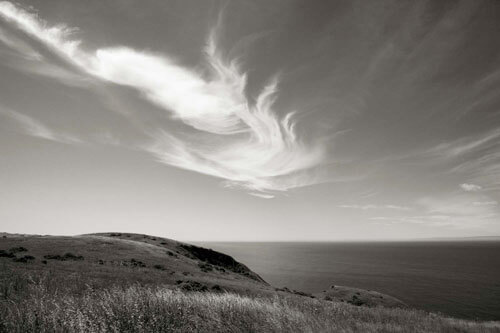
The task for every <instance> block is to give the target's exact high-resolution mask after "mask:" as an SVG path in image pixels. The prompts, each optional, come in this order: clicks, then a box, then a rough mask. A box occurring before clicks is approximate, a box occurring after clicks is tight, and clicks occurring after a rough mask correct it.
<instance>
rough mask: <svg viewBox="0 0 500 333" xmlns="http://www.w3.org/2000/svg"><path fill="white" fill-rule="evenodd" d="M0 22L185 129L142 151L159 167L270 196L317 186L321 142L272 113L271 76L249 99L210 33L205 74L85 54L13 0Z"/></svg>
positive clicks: (120, 52) (155, 134)
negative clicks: (155, 108)
mask: <svg viewBox="0 0 500 333" xmlns="http://www.w3.org/2000/svg"><path fill="white" fill-rule="evenodd" d="M0 17H2V18H3V19H4V20H6V21H8V22H10V23H12V24H13V25H15V26H16V27H17V28H19V29H20V30H22V31H23V32H24V33H26V34H27V35H29V36H31V37H32V38H35V39H36V40H38V41H39V42H42V43H43V44H44V45H45V46H46V47H47V48H48V49H50V50H52V51H53V52H54V53H55V54H57V55H58V56H60V57H62V58H63V59H65V60H66V61H67V62H68V63H70V64H72V65H73V66H74V67H76V68H77V69H78V70H79V71H81V72H84V73H86V74H87V75H89V76H91V77H94V78H97V79H100V80H103V81H107V82H112V83H114V84H118V85H123V86H128V87H132V88H134V89H136V90H137V91H138V92H140V93H141V96H143V97H144V98H145V99H146V100H147V101H149V102H150V103H153V104H154V105H156V106H158V107H160V108H161V109H162V110H164V111H165V113H167V114H168V115H170V116H171V117H172V118H173V119H175V120H178V121H181V122H182V123H183V124H184V125H186V126H187V127H188V128H189V131H187V133H182V134H179V133H172V132H171V131H167V130H165V129H164V128H156V129H152V130H151V131H149V132H148V133H147V134H148V136H149V137H150V140H151V142H150V143H148V144H145V145H142V146H141V147H142V149H144V150H145V151H147V152H149V153H151V154H153V155H154V156H155V157H156V158H157V159H158V160H159V161H161V162H162V163H165V164H168V165H172V166H176V167H179V168H183V169H187V170H191V171H195V172H199V173H202V174H206V175H211V176H215V177H219V178H222V179H224V180H225V185H226V186H228V187H238V188H244V189H246V190H250V191H252V192H257V193H258V194H260V195H259V196H260V197H265V198H270V197H271V196H272V194H270V193H269V192H272V191H286V190H288V189H291V188H295V187H302V186H306V185H311V184H314V183H317V182H321V181H322V180H321V179H319V177H318V176H317V174H315V173H314V169H315V168H317V167H318V166H320V165H321V163H322V162H323V161H324V159H325V153H324V149H323V146H322V145H321V144H320V142H309V143H305V142H304V141H303V140H301V138H299V136H298V134H297V130H296V126H297V124H296V122H295V120H294V112H288V113H286V115H285V116H284V117H279V116H278V115H277V114H278V113H277V112H276V110H275V108H274V102H275V100H276V98H277V93H278V79H277V78H276V77H274V78H271V79H270V80H269V82H268V83H267V84H266V85H265V86H264V87H263V88H262V89H261V91H260V93H259V94H258V95H257V96H254V97H253V98H249V97H248V96H247V89H246V83H247V75H246V73H244V72H243V71H242V69H241V68H240V66H239V64H238V63H237V62H236V61H234V60H231V59H226V58H225V57H224V53H223V51H222V50H220V48H219V47H218V45H217V30H213V31H212V32H211V33H210V35H209V37H208V40H207V44H206V47H205V50H204V51H205V62H206V63H205V68H206V72H203V73H200V72H198V71H195V70H193V69H190V68H187V67H185V66H182V65H179V64H177V63H176V62H174V61H173V60H172V59H170V58H169V57H168V56H164V55H157V54H152V53H148V52H143V51H138V50H134V49H132V48H128V47H113V48H100V49H97V50H95V51H93V52H88V51H86V50H84V49H83V48H82V47H81V44H82V42H81V41H79V40H74V39H72V35H73V32H74V31H75V29H73V28H68V27H67V26H64V25H57V26H50V25H49V24H47V23H46V22H44V21H43V20H41V19H39V18H38V17H37V16H36V15H35V14H32V13H29V12H27V11H25V10H24V9H22V8H19V7H17V6H15V5H13V4H12V3H10V2H0Z"/></svg>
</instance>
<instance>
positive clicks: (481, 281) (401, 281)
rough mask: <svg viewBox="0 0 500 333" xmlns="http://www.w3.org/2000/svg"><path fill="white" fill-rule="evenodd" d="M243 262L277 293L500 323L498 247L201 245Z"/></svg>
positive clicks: (461, 243)
mask: <svg viewBox="0 0 500 333" xmlns="http://www.w3.org/2000/svg"><path fill="white" fill-rule="evenodd" d="M197 243H198V244H200V245H202V246H205V247H209V248H212V249H214V250H217V251H221V252H224V253H227V254H229V255H231V256H233V257H234V258H235V259H236V260H238V261H241V262H244V263H245V264H246V265H247V266H248V267H249V268H250V269H252V270H253V271H255V272H256V273H257V274H259V275H260V276H261V277H262V278H264V280H266V281H267V282H269V283H270V284H272V285H273V286H275V287H285V286H286V287H288V288H290V289H295V290H300V291H304V292H309V293H316V292H320V291H322V290H325V289H328V288H330V287H331V286H332V285H342V286H350V287H356V288H362V289H368V290H375V291H378V292H382V293H385V294H388V295H391V296H394V297H396V298H398V299H400V300H402V301H403V302H405V303H406V304H408V305H410V306H412V307H416V308H418V309H422V310H426V311H432V312H439V313H442V314H444V315H448V316H454V317H459V318H466V319H478V320H499V319H500V311H499V308H500V266H499V265H498V264H496V263H495V259H494V258H496V256H497V255H498V253H500V241H498V240H495V239H493V240H467V239H465V240H445V241H437V240H432V241H390V242H380V241H376V242H374V241H372V242H361V241H356V242H348V241H342V242H197Z"/></svg>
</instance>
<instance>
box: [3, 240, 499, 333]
mask: <svg viewBox="0 0 500 333" xmlns="http://www.w3.org/2000/svg"><path fill="white" fill-rule="evenodd" d="M0 268H1V272H0V323H1V324H0V332H3V331H5V332H10V331H18V332H23V331H37V332H38V331H47V332H52V331H71V332H108V331H117V332H127V331H128V332H138V331H139V332H151V331H165V332H177V331H178V332H184V331H196V332H197V331H200V332H201V331H204V332H206V331H223V332H239V331H249V332H254V331H258V332H261V331H262V332H289V331H292V332H303V331H309V332H316V331H338V330H341V331H346V332H351V331H359V330H363V331H373V332H375V331H377V332H378V331H415V332H428V331H442V330H445V331H478V332H486V331H495V332H498V331H500V325H499V324H498V323H495V322H490V323H476V322H469V321H464V320H458V319H451V318H445V317H442V316H439V315H436V314H429V313H426V312H423V311H417V310H412V309H408V308H407V306H406V305H405V304H403V303H402V302H400V301H399V300H397V299H395V298H393V297H390V296H388V295H383V294H380V293H377V292H374V291H366V290H362V289H355V288H349V287H343V286H332V287H331V288H330V289H328V290H325V291H323V292H321V293H318V294H315V295H311V294H307V293H303V292H300V291H296V290H289V289H288V288H286V287H284V288H275V287H273V286H271V285H269V284H268V283H267V282H266V281H264V280H263V279H262V278H261V277H260V276H259V275H258V274H256V273H255V272H252V271H251V270H250V269H249V268H248V267H247V266H245V265H244V264H242V263H239V262H237V261H235V260H234V259H233V258H232V257H230V256H228V255H225V254H223V253H220V252H216V251H213V250H211V249H206V248H202V247H198V246H194V245H190V244H186V243H182V242H178V241H174V240H171V239H166V238H161V237H154V236H148V235H140V234H128V233H102V234H89V235H81V236H72V237H70V236H35V235H14V234H0ZM410 328H411V329H410Z"/></svg>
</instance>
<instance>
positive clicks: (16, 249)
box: [9, 246, 28, 253]
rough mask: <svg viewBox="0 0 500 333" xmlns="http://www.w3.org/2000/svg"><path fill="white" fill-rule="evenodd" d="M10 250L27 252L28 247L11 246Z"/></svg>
mask: <svg viewBox="0 0 500 333" xmlns="http://www.w3.org/2000/svg"><path fill="white" fill-rule="evenodd" d="M9 251H10V252H12V253H18V252H27V251H28V249H27V248H25V247H22V246H17V247H13V248H11V249H10V250H9Z"/></svg>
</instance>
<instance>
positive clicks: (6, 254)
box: [0, 250, 16, 258]
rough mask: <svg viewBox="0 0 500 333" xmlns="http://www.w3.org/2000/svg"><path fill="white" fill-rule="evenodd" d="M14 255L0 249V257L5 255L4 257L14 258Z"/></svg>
mask: <svg viewBox="0 0 500 333" xmlns="http://www.w3.org/2000/svg"><path fill="white" fill-rule="evenodd" d="M15 256H16V255H15V254H14V253H12V252H8V251H5V250H0V257H5V258H14V257H15Z"/></svg>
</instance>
